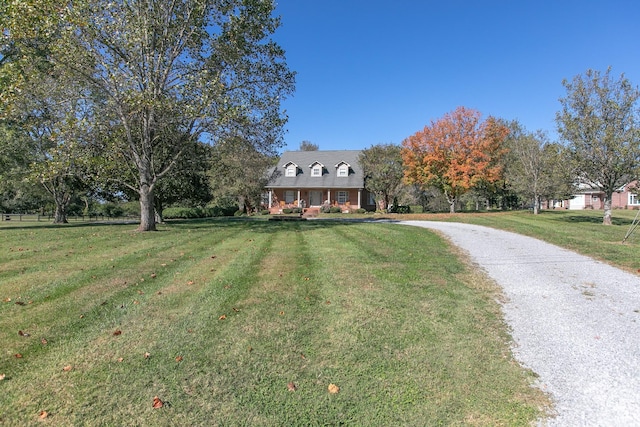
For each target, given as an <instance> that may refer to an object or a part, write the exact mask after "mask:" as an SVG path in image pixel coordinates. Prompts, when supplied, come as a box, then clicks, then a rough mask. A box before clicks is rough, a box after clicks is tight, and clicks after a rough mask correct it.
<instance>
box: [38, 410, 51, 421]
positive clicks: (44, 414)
mask: <svg viewBox="0 0 640 427" xmlns="http://www.w3.org/2000/svg"><path fill="white" fill-rule="evenodd" d="M48 416H49V413H48V412H47V411H40V415H38V418H40V419H41V420H44V419H45V418H47V417H48Z"/></svg>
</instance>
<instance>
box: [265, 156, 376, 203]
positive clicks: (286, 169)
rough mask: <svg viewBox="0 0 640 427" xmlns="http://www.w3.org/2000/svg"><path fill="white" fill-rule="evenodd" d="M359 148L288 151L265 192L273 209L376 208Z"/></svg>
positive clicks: (281, 159) (282, 157)
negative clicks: (366, 180)
mask: <svg viewBox="0 0 640 427" xmlns="http://www.w3.org/2000/svg"><path fill="white" fill-rule="evenodd" d="M360 152H361V151H360V150H327V151H285V152H284V153H283V154H282V156H281V158H280V161H279V162H278V165H277V166H276V167H275V170H272V171H271V172H272V173H271V177H272V178H271V181H270V182H269V183H268V184H267V187H266V189H265V190H266V192H265V201H264V203H265V205H266V207H267V208H268V209H269V210H270V211H271V213H282V210H283V209H286V208H297V207H299V208H302V209H303V211H304V212H306V211H319V210H320V208H321V207H322V206H338V207H340V209H341V210H342V211H351V210H355V209H360V208H363V209H367V210H375V200H374V198H373V196H372V195H371V194H370V193H369V192H368V191H367V190H365V189H364V174H363V172H362V168H361V167H360V164H359V163H358V156H359V155H360Z"/></svg>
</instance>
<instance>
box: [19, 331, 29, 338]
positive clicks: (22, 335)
mask: <svg viewBox="0 0 640 427" xmlns="http://www.w3.org/2000/svg"><path fill="white" fill-rule="evenodd" d="M18 335H20V336H21V337H29V336H31V334H29V333H27V332H22V331H18Z"/></svg>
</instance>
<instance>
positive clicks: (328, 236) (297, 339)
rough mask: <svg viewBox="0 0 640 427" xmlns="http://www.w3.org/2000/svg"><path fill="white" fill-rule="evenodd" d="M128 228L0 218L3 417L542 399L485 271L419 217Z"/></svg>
mask: <svg viewBox="0 0 640 427" xmlns="http://www.w3.org/2000/svg"><path fill="white" fill-rule="evenodd" d="M134 228H135V226H132V225H126V224H120V225H78V224H74V225H70V226H63V227H54V226H51V225H47V224H13V223H12V224H2V225H1V226H0V236H1V238H0V342H1V343H2V347H1V348H2V353H1V354H0V378H2V380H0V396H1V397H0V424H1V425H8V426H10V425H11V426H12V425H29V424H33V425H56V426H59V425H60V426H64V425H113V426H119V425H154V426H157V425H166V426H176V425H225V426H240V425H246V426H249V425H250V426H273V425H300V426H313V425H358V426H360V425H363V426H367V425H372V426H373V425H375V426H390V425H420V426H422V425H487V426H494V425H507V426H512V425H523V426H526V425H529V424H530V423H531V422H532V421H534V420H536V419H537V418H538V417H539V416H541V414H542V412H541V408H543V407H545V405H546V404H547V400H546V398H545V396H544V395H542V393H541V392H540V391H538V390H537V389H535V388H532V387H531V384H532V382H533V381H534V376H533V375H532V374H531V373H530V372H527V371H526V370H524V369H522V368H521V367H519V366H518V365H517V363H515V362H514V360H513V358H512V355H511V353H510V350H509V348H510V338H509V336H508V333H507V328H506V326H505V325H504V323H503V320H502V318H501V316H500V309H499V306H498V304H497V302H496V299H497V297H498V295H497V290H496V289H495V288H494V287H493V285H492V284H491V283H490V282H488V281H487V280H486V279H485V278H483V277H482V276H481V275H480V274H479V273H478V272H477V271H475V270H473V269H472V268H471V267H469V266H468V265H467V264H466V263H465V262H464V259H463V258H461V257H460V255H459V254H457V253H456V252H455V250H454V249H452V248H450V247H449V246H448V245H447V244H446V243H445V242H444V241H443V240H442V239H440V238H439V237H437V236H436V235H435V234H433V233H431V232H429V231H428V230H424V229H419V228H412V227H399V226H396V225H392V224H375V223H346V222H342V223H341V222H320V221H308V222H275V223H274V222H268V221H264V220H215V221H193V222H186V221H185V222H175V223H170V224H168V225H164V226H161V227H160V231H158V232H156V233H136V232H135V231H133V229H134ZM331 384H333V385H335V386H337V387H339V390H338V392H337V393H331V392H330V391H329V387H330V385H331ZM332 390H333V391H336V390H337V389H335V388H332ZM156 396H157V397H158V398H159V399H160V400H161V401H163V402H164V405H163V406H162V407H160V408H153V402H154V397H156ZM43 411H45V412H46V413H44V412H43ZM41 417H42V419H41Z"/></svg>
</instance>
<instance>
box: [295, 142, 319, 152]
mask: <svg viewBox="0 0 640 427" xmlns="http://www.w3.org/2000/svg"><path fill="white" fill-rule="evenodd" d="M319 149H320V147H319V146H318V144H314V143H313V142H311V141H307V140H305V141H302V142H301V143H300V149H299V150H300V151H318V150H319Z"/></svg>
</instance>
